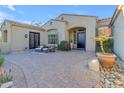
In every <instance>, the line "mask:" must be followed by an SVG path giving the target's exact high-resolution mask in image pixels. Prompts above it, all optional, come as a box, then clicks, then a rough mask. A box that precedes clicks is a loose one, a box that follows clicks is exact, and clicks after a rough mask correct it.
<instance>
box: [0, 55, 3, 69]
mask: <svg viewBox="0 0 124 93" xmlns="http://www.w3.org/2000/svg"><path fill="white" fill-rule="evenodd" d="M3 64H4V57H2V56H1V55H0V67H2V66H3Z"/></svg>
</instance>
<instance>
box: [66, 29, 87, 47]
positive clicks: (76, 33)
mask: <svg viewBox="0 0 124 93" xmlns="http://www.w3.org/2000/svg"><path fill="white" fill-rule="evenodd" d="M68 31H69V41H70V44H71V48H80V49H85V47H86V28H85V27H74V28H71V29H69V30H68Z"/></svg>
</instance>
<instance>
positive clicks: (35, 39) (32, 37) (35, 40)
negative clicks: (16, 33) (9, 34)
mask: <svg viewBox="0 0 124 93" xmlns="http://www.w3.org/2000/svg"><path fill="white" fill-rule="evenodd" d="M39 45H40V33H36V32H30V33H29V48H30V49H33V48H37V47H38V46H39Z"/></svg>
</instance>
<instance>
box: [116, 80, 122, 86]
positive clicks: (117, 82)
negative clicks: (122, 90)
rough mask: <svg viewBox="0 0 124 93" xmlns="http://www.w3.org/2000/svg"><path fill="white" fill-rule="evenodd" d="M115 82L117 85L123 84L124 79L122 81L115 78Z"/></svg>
mask: <svg viewBox="0 0 124 93" xmlns="http://www.w3.org/2000/svg"><path fill="white" fill-rule="evenodd" d="M114 83H115V84H117V85H120V86H122V85H123V84H124V83H123V82H122V81H120V80H115V81H114Z"/></svg>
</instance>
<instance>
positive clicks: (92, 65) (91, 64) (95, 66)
mask: <svg viewBox="0 0 124 93" xmlns="http://www.w3.org/2000/svg"><path fill="white" fill-rule="evenodd" d="M88 66H89V69H90V70H93V71H97V72H98V71H99V61H98V60H97V59H95V60H92V61H91V62H89V63H88Z"/></svg>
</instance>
